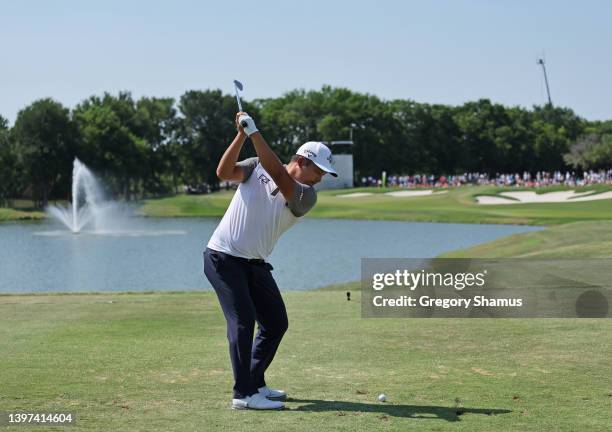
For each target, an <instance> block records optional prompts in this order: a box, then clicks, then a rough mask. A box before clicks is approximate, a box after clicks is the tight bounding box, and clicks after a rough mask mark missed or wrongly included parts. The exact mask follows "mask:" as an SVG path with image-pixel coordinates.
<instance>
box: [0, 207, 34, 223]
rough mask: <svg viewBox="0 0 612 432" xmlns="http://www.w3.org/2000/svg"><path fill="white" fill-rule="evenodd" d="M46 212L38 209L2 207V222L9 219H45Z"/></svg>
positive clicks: (0, 215) (0, 209) (0, 214)
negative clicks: (22, 209) (27, 209)
mask: <svg viewBox="0 0 612 432" xmlns="http://www.w3.org/2000/svg"><path fill="white" fill-rule="evenodd" d="M44 217H45V214H44V213H42V212H37V211H21V210H15V209H9V208H0V222H7V221H23V220H39V219H43V218H44Z"/></svg>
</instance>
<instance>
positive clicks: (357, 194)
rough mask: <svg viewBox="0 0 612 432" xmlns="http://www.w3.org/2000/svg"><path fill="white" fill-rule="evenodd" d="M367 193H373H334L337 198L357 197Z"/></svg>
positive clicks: (370, 193)
mask: <svg viewBox="0 0 612 432" xmlns="http://www.w3.org/2000/svg"><path fill="white" fill-rule="evenodd" d="M368 195H374V194H373V193H372V192H354V193H350V194H344V195H336V196H337V197H338V198H359V197H364V196H368Z"/></svg>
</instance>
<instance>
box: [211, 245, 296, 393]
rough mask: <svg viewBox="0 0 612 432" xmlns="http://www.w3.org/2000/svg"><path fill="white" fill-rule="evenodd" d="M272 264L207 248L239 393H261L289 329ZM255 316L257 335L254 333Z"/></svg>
mask: <svg viewBox="0 0 612 432" xmlns="http://www.w3.org/2000/svg"><path fill="white" fill-rule="evenodd" d="M271 269H272V266H271V265H270V264H268V263H265V262H263V261H262V262H252V261H249V260H246V259H244V258H238V257H234V256H232V255H227V254H225V253H222V252H217V251H214V250H211V249H208V248H207V249H206V251H205V252H204V274H205V275H206V277H207V278H208V280H209V281H210V283H211V284H212V286H213V288H214V290H215V292H216V293H217V297H218V298H219V302H220V303H221V309H222V310H223V315H225V320H226V321H227V339H228V341H229V352H230V359H231V361H232V369H233V371H234V398H240V399H241V398H244V397H246V396H250V395H252V394H255V393H257V389H258V388H259V387H263V386H265V385H266V382H265V379H264V373H265V371H266V369H267V368H268V366H270V363H271V362H272V359H274V355H275V354H276V350H277V349H278V346H279V345H280V342H281V339H282V338H283V335H284V334H285V332H286V331H287V327H288V321H287V311H286V309H285V303H284V302H283V298H282V297H281V294H280V291H279V290H278V286H277V285H276V282H275V281H274V278H273V277H272V273H271V272H270V270H271ZM255 322H257V325H258V331H257V335H256V336H255V339H253V333H254V330H255Z"/></svg>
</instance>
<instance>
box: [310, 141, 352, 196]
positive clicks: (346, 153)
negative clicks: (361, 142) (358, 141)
mask: <svg viewBox="0 0 612 432" xmlns="http://www.w3.org/2000/svg"><path fill="white" fill-rule="evenodd" d="M325 144H326V145H328V146H329V148H330V149H331V151H332V154H333V155H334V168H335V170H336V171H337V172H338V177H333V176H331V175H325V176H323V180H321V182H320V183H319V184H317V186H316V188H317V189H319V190H320V189H346V188H352V187H353V172H354V171H353V141H329V142H326V143H325Z"/></svg>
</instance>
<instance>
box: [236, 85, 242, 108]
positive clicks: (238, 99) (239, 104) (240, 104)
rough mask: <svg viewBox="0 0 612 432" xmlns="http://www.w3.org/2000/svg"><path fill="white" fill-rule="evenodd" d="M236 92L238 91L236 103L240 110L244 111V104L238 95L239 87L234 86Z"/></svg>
mask: <svg viewBox="0 0 612 432" xmlns="http://www.w3.org/2000/svg"><path fill="white" fill-rule="evenodd" d="M234 90H235V91H236V102H238V110H239V111H242V103H240V95H239V94H238V87H236V85H234Z"/></svg>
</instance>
